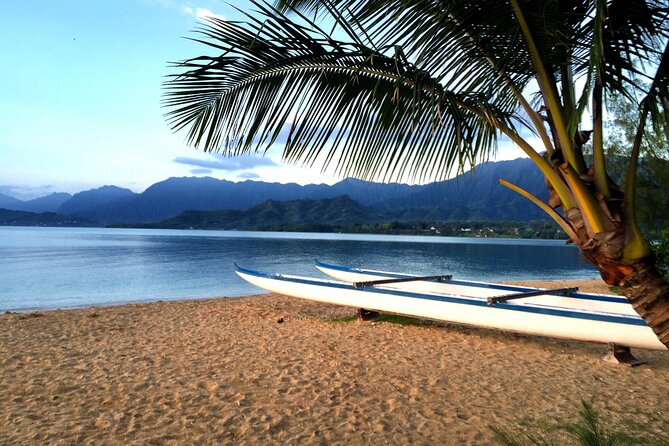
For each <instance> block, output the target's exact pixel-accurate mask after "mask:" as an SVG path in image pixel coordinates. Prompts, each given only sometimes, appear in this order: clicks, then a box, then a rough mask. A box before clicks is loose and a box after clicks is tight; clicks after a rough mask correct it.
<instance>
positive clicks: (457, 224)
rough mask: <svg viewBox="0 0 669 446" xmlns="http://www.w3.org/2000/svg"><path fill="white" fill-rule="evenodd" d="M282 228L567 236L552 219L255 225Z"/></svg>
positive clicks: (480, 235)
mask: <svg viewBox="0 0 669 446" xmlns="http://www.w3.org/2000/svg"><path fill="white" fill-rule="evenodd" d="M254 229H255V230H258V231H279V232H326V233H332V232H343V233H353V234H389V235H428V236H430V235H431V236H445V237H479V238H530V239H566V236H565V234H564V232H563V231H562V230H561V229H560V228H559V226H558V225H557V224H555V223H554V222H552V221H530V222H517V221H439V222H430V221H409V222H400V221H393V222H389V223H358V224H346V225H330V224H320V223H313V224H298V225H287V224H275V225H262V226H258V227H256V228H254Z"/></svg>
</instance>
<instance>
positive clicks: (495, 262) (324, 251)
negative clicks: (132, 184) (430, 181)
mask: <svg viewBox="0 0 669 446" xmlns="http://www.w3.org/2000/svg"><path fill="white" fill-rule="evenodd" d="M314 259H319V260H321V261H324V262H328V263H335V264H345V265H351V266H357V267H368V268H373V269H380V270H388V271H398V272H407V273H416V274H426V275H427V274H453V276H454V277H455V278H462V279H474V280H486V281H504V280H541V279H557V278H565V279H590V278H594V277H598V274H597V272H596V271H595V270H594V269H593V268H592V267H591V266H590V265H588V264H586V263H585V262H584V261H583V260H582V259H581V257H580V255H579V253H578V250H577V249H576V248H575V247H573V246H567V245H565V243H564V241H551V240H515V239H513V240H512V239H469V238H466V239H465V238H453V237H419V236H379V235H359V234H314V233H283V232H281V233H272V232H243V231H178V230H156V229H147V230H144V229H99V228H23V227H22V228H16V227H0V311H7V310H11V311H27V310H35V309H51V308H71V307H81V306H91V305H110V304H118V303H128V302H143V301H152V300H157V299H162V300H170V299H188V298H207V297H217V296H240V295H246V294H257V293H260V292H262V290H260V289H258V288H255V287H253V286H251V285H249V284H247V283H246V282H244V281H242V280H241V279H239V278H238V277H237V275H236V274H234V266H233V263H234V262H237V263H238V264H239V265H241V266H244V267H247V268H251V269H258V270H261V271H265V272H278V273H285V274H299V275H308V276H311V277H324V276H323V275H322V274H321V273H319V272H318V271H317V270H316V269H315V268H314V267H313V260H314Z"/></svg>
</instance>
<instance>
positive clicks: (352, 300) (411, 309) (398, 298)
mask: <svg viewBox="0 0 669 446" xmlns="http://www.w3.org/2000/svg"><path fill="white" fill-rule="evenodd" d="M317 267H318V268H319V269H320V270H321V271H323V272H325V273H326V274H329V275H331V276H333V277H335V278H337V279H339V280H343V281H331V280H322V279H313V278H307V277H299V276H291V275H283V274H266V273H261V272H258V271H252V270H249V269H244V268H240V267H239V266H237V267H236V273H237V274H238V275H239V276H240V277H241V278H243V279H244V280H246V281H247V282H249V283H251V284H253V285H255V286H258V287H260V288H262V289H265V290H268V291H272V292H275V293H279V294H284V295H287V296H293V297H298V298H302V299H308V300H314V301H318V302H324V303H330V304H336V305H344V306H348V307H354V308H364V309H367V310H376V311H381V312H386V313H394V314H402V315H407V316H412V317H418V318H425V319H431V320H438V321H446V322H454V323H460V324H466V325H474V326H479V327H485V328H492V329H499V330H505V331H512V332H516V333H525V334H532V335H540V336H548V337H554V338H564V339H574V340H579V341H589V342H602V343H616V344H619V345H624V346H628V347H639V348H648V349H657V350H666V347H665V346H664V345H663V344H662V343H661V342H660V341H659V340H658V339H657V337H656V336H655V334H654V333H653V331H652V330H651V329H650V327H648V325H646V323H645V322H644V321H643V319H641V317H639V316H638V315H637V314H636V312H634V309H632V308H631V305H630V304H629V303H627V300H626V299H624V298H620V297H617V296H604V295H596V294H584V293H572V294H570V295H569V296H568V297H565V296H556V295H552V294H551V291H546V294H540V295H537V296H533V297H527V298H522V299H515V300H509V301H507V302H504V301H500V302H498V303H496V304H494V305H490V304H489V303H488V298H489V297H495V296H500V295H509V294H514V293H523V292H537V291H542V290H539V289H537V288H527V287H514V286H507V285H501V284H490V283H484V282H469V281H462V280H448V281H445V282H432V281H424V280H421V281H415V282H402V283H392V284H383V285H373V286H362V287H360V288H357V287H356V286H355V285H354V284H353V282H366V281H375V280H382V279H389V278H411V277H412V276H408V275H405V274H399V273H388V272H383V271H373V270H361V269H353V268H347V267H341V266H336V265H327V264H324V263H320V262H317Z"/></svg>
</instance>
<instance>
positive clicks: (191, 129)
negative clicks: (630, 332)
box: [165, 0, 669, 348]
mask: <svg viewBox="0 0 669 446" xmlns="http://www.w3.org/2000/svg"><path fill="white" fill-rule="evenodd" d="M255 7H256V8H257V10H256V11H254V12H253V13H249V14H247V15H246V17H247V21H246V22H245V23H236V22H231V21H226V20H222V19H218V18H210V19H207V21H206V23H205V24H204V25H203V26H202V27H201V28H200V29H199V31H198V35H197V37H195V40H197V41H199V42H201V43H203V44H204V45H206V46H207V47H208V48H209V49H210V50H214V51H215V53H216V54H215V55H205V56H201V57H197V58H193V59H190V60H187V61H184V62H182V63H179V64H177V65H175V67H176V69H175V71H176V70H178V73H176V74H175V75H174V76H172V77H171V78H169V80H168V81H167V82H166V85H165V89H166V92H165V105H166V106H167V107H168V108H169V111H168V113H167V116H168V120H169V122H170V124H171V126H172V128H173V129H174V130H175V131H178V130H181V129H187V132H188V133H187V139H188V142H189V143H190V144H191V145H193V146H195V147H200V148H203V149H204V150H207V151H220V152H222V153H223V154H225V155H238V154H242V153H248V152H264V151H266V150H267V149H269V148H270V147H271V145H272V144H273V143H275V142H277V141H278V140H280V141H281V142H282V143H284V144H285V148H284V153H283V156H284V158H285V159H286V160H288V161H290V162H300V163H304V164H307V165H313V164H320V165H322V166H323V168H324V169H325V168H327V167H329V166H334V167H335V169H336V172H337V173H338V174H342V175H343V174H346V175H353V176H357V177H359V178H363V179H382V180H394V179H419V180H425V179H442V178H444V177H446V176H447V175H449V174H450V173H451V172H452V171H453V170H454V169H464V168H467V167H468V166H470V165H471V166H473V165H475V164H476V163H478V162H481V161H484V160H486V159H489V157H490V156H491V155H493V154H494V153H495V150H496V148H497V144H498V141H499V140H500V138H505V139H508V140H510V141H512V142H513V143H514V144H515V145H516V146H517V147H518V148H520V149H521V150H522V151H523V152H525V154H526V155H527V156H528V157H530V158H531V160H532V161H533V162H534V164H535V165H536V166H537V168H538V169H540V171H541V172H542V173H543V175H544V176H545V178H546V185H547V198H546V199H545V200H542V199H540V198H538V197H536V196H533V195H531V194H529V193H528V192H527V191H525V190H523V189H521V188H519V187H518V186H516V185H514V184H511V183H509V182H507V181H505V180H503V179H500V183H501V184H502V185H504V186H506V187H508V188H511V189H513V190H514V191H516V192H518V193H520V194H521V195H523V196H525V197H526V198H528V199H529V200H531V201H532V202H534V203H535V204H536V205H537V206H539V207H541V208H542V209H543V210H544V211H545V212H546V213H547V214H548V215H549V216H550V217H551V218H552V219H553V220H555V221H556V222H557V223H558V224H559V225H560V227H561V228H562V229H563V230H564V231H565V233H566V234H567V235H568V237H569V239H570V241H571V242H573V243H574V244H576V245H577V246H578V247H579V248H580V250H581V251H582V253H583V255H584V256H585V258H586V259H587V260H588V261H590V262H592V264H594V265H595V266H596V267H597V268H598V270H599V271H600V273H601V276H602V278H603V279H604V280H605V281H606V283H608V284H610V285H617V286H619V287H620V289H621V290H622V291H623V292H624V294H625V295H626V296H627V298H628V299H629V300H630V302H631V303H632V305H634V307H635V309H636V310H637V312H638V313H639V314H640V315H641V316H642V317H643V318H644V320H645V321H646V322H647V323H648V325H649V326H651V327H652V328H653V330H654V331H655V333H656V334H657V336H658V338H659V339H660V340H661V341H662V342H663V343H664V345H666V346H668V348H669V284H668V283H667V282H666V281H665V280H664V278H663V277H662V276H661V275H660V274H659V273H658V271H657V269H656V267H655V260H654V257H653V254H652V250H651V247H650V245H649V243H648V241H647V240H646V239H645V238H644V236H643V235H642V234H641V232H640V230H639V227H638V224H637V221H636V217H635V203H634V197H635V193H634V191H635V185H636V170H637V162H638V158H639V147H640V145H641V142H642V141H643V139H644V137H645V135H646V134H647V132H649V131H652V132H662V133H663V134H665V135H667V136H669V55H668V53H669V47H668V46H667V40H668V37H669V20H667V19H668V18H669V17H668V16H669V8H668V7H667V3H666V1H663V0H546V1H536V0H395V1H390V0H320V1H318V0H287V1H284V2H281V3H279V4H278V5H277V6H269V5H267V4H260V3H257V4H255ZM319 24H322V25H321V26H319ZM325 26H327V27H328V29H323V27H325ZM612 94H617V95H624V96H626V97H628V98H630V100H636V103H637V104H638V107H639V122H638V126H637V131H636V137H635V140H634V143H633V146H632V147H631V149H630V153H631V157H630V161H629V165H628V166H627V174H626V177H625V181H624V184H615V183H614V181H613V180H612V179H611V178H610V177H609V175H607V170H606V154H605V151H604V136H605V135H604V131H603V109H604V105H605V100H606V98H607V97H608V96H610V95H612ZM586 153H587V154H590V155H589V156H586Z"/></svg>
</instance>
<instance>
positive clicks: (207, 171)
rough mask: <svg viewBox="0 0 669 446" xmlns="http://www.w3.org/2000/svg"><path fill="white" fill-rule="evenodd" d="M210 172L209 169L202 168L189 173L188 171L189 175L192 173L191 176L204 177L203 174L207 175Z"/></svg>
mask: <svg viewBox="0 0 669 446" xmlns="http://www.w3.org/2000/svg"><path fill="white" fill-rule="evenodd" d="M211 172H212V170H211V169H202V168H197V169H191V171H190V173H192V174H193V175H204V174H208V173H211Z"/></svg>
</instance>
